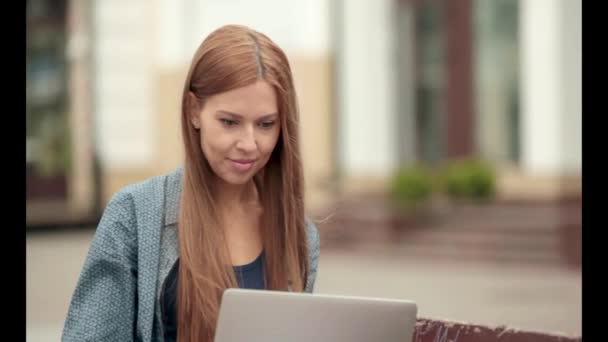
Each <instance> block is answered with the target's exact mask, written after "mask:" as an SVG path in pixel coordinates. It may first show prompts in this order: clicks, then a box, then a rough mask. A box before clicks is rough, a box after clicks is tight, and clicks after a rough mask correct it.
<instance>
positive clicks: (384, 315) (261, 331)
mask: <svg viewBox="0 0 608 342" xmlns="http://www.w3.org/2000/svg"><path fill="white" fill-rule="evenodd" d="M417 310H418V308H417V305H416V303H415V302H413V301H406V300H397V299H381V298H367V297H349V296H336V295H326V294H317V293H315V294H310V293H294V292H283V291H267V290H248V289H228V290H226V291H224V294H223V296H222V303H221V306H220V312H219V318H218V323H217V329H216V335H215V341H216V342H234V341H265V342H269V341H293V342H299V341H317V342H330V341H331V342H347V341H348V342H364V341H365V342H367V341H374V342H376V341H383V342H393V341H395V342H397V341H399V342H404V341H408V342H409V341H411V340H412V335H413V333H414V329H415V325H416V315H417Z"/></svg>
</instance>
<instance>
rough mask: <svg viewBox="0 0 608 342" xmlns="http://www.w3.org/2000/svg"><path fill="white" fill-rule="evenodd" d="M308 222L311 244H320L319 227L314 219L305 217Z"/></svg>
mask: <svg viewBox="0 0 608 342" xmlns="http://www.w3.org/2000/svg"><path fill="white" fill-rule="evenodd" d="M304 222H305V224H306V237H307V239H308V243H309V246H318V244H319V229H318V228H317V225H316V224H315V223H314V221H313V220H312V219H310V218H309V217H307V216H306V217H304Z"/></svg>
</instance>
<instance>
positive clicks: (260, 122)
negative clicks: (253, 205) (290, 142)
mask: <svg viewBox="0 0 608 342" xmlns="http://www.w3.org/2000/svg"><path fill="white" fill-rule="evenodd" d="M192 124H193V125H194V126H195V127H197V128H200V139H201V147H202V150H203V154H204V155H205V157H206V158H207V161H208V162H209V165H211V168H212V169H213V171H214V172H215V174H216V175H217V176H218V177H220V178H221V179H222V180H223V181H225V182H227V183H229V184H233V185H241V184H245V183H247V182H248V181H249V180H250V179H251V178H252V177H253V176H254V175H255V174H256V173H257V172H258V171H260V170H261V169H262V168H263V167H264V165H266V162H268V159H269V158H270V155H271V154H272V151H273V150H274V147H275V145H276V143H277V140H278V138H279V133H280V123H279V113H278V108H277V99H276V94H275V91H274V89H273V88H272V87H271V86H270V85H269V84H268V83H266V82H264V81H257V82H255V83H253V84H251V85H249V86H245V87H242V88H238V89H234V90H230V91H227V92H224V93H220V94H216V95H214V96H211V97H209V98H208V99H207V100H206V101H205V103H204V104H203V107H202V110H200V111H197V112H195V113H194V115H193V117H192Z"/></svg>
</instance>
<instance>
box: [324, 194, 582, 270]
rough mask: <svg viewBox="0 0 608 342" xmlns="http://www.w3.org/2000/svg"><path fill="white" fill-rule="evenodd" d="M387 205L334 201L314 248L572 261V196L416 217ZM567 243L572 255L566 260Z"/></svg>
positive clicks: (575, 221) (376, 200)
mask: <svg viewBox="0 0 608 342" xmlns="http://www.w3.org/2000/svg"><path fill="white" fill-rule="evenodd" d="M389 208H390V203H389V202H388V200H387V199H384V198H382V197H381V196H368V197H366V198H359V199H356V200H350V201H348V202H342V203H341V204H340V205H338V206H336V207H335V209H334V210H332V212H333V214H334V216H333V217H330V218H329V219H328V220H327V221H326V222H322V223H319V224H318V226H319V230H320V234H321V243H322V248H342V249H345V248H346V249H350V250H359V251H367V252H382V253H390V254H391V255H394V256H400V257H407V258H421V259H444V260H457V261H479V262H491V263H514V264H535V265H564V264H574V265H575V266H578V267H580V231H581V214H580V211H581V208H580V202H579V203H578V204H577V203H576V202H575V203H557V202H551V203H491V204H483V205H473V204H464V205H449V206H444V207H443V208H440V209H437V210H434V211H433V215H430V216H428V217H426V218H425V219H423V220H418V221H416V220H409V219H408V218H407V217H403V216H402V215H398V214H396V213H395V211H394V210H393V211H391V210H390V209H389ZM572 250H574V254H575V256H574V258H575V259H577V258H578V260H579V261H577V260H574V261H572V260H571V259H572V256H571V255H570V254H572V252H570V254H569V253H568V251H572ZM577 253H578V254H579V255H578V257H577V256H576V254H577ZM577 263H578V265H577Z"/></svg>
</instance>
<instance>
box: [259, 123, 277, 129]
mask: <svg viewBox="0 0 608 342" xmlns="http://www.w3.org/2000/svg"><path fill="white" fill-rule="evenodd" d="M260 126H261V127H262V128H270V127H272V126H274V121H265V122H262V123H261V124H260Z"/></svg>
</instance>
